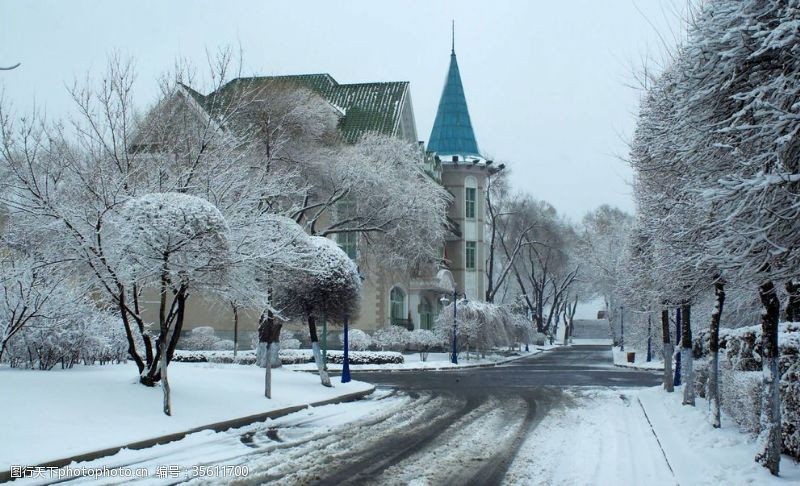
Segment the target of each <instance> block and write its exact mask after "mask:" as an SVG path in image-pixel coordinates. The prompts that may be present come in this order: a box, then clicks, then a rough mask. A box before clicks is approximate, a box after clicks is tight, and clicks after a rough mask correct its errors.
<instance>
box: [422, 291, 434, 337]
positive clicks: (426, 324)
mask: <svg viewBox="0 0 800 486" xmlns="http://www.w3.org/2000/svg"><path fill="white" fill-rule="evenodd" d="M419 327H420V328H421V329H428V330H431V329H433V306H432V305H431V301H430V300H428V298H427V297H421V298H420V302H419Z"/></svg>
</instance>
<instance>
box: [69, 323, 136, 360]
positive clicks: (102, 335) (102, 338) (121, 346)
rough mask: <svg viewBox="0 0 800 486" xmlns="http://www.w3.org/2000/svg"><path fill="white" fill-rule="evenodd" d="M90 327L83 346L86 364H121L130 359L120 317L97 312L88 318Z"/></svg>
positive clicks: (82, 354) (81, 351)
mask: <svg viewBox="0 0 800 486" xmlns="http://www.w3.org/2000/svg"><path fill="white" fill-rule="evenodd" d="M86 319H87V321H88V326H87V328H86V334H87V335H86V337H85V339H84V341H83V344H82V345H81V350H80V358H81V361H83V363H84V364H87V365H90V364H101V365H102V364H106V363H114V362H116V363H121V362H123V361H125V360H126V359H127V358H128V339H127V337H126V336H125V329H124V328H123V327H122V323H121V322H120V318H119V316H117V315H115V314H110V313H106V312H99V311H98V312H97V313H95V314H93V315H89V316H87V317H86Z"/></svg>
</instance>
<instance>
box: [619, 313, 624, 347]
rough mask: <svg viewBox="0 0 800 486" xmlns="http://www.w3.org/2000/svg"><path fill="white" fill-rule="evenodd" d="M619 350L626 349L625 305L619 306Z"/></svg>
mask: <svg viewBox="0 0 800 486" xmlns="http://www.w3.org/2000/svg"><path fill="white" fill-rule="evenodd" d="M619 350H620V351H625V307H624V306H619Z"/></svg>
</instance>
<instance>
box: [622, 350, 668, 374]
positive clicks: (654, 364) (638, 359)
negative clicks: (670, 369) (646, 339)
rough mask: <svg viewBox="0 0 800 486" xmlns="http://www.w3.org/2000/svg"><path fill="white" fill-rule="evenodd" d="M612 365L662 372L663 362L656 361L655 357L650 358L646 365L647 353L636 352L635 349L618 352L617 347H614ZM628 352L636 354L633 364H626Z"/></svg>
mask: <svg viewBox="0 0 800 486" xmlns="http://www.w3.org/2000/svg"><path fill="white" fill-rule="evenodd" d="M613 351H614V364H615V365H617V366H624V367H626V368H638V369H643V370H663V369H664V361H663V360H660V359H658V358H657V357H656V356H655V355H653V356H652V360H651V361H650V362H649V363H648V362H647V352H641V351H637V350H635V349H630V350H628V349H626V350H625V351H620V350H619V346H614V350H613ZM628 352H634V353H636V354H635V356H634V361H633V363H628V357H627V354H628Z"/></svg>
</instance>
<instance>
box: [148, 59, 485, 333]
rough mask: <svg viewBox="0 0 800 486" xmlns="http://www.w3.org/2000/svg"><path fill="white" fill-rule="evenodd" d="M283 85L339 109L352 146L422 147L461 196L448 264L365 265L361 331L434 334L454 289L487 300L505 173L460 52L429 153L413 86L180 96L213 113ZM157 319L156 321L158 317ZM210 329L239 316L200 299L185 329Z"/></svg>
mask: <svg viewBox="0 0 800 486" xmlns="http://www.w3.org/2000/svg"><path fill="white" fill-rule="evenodd" d="M276 81H279V82H281V83H283V85H284V86H285V85H295V86H297V87H298V88H305V89H309V90H311V91H312V92H314V93H316V94H318V95H319V96H321V97H322V98H323V99H324V100H326V101H327V102H328V103H329V104H330V106H331V107H332V109H334V110H336V111H337V113H338V115H339V124H338V129H339V131H340V133H341V135H342V137H343V138H344V140H346V141H347V142H351V143H352V142H355V141H357V140H358V139H359V137H361V136H362V135H363V134H365V133H368V132H378V133H381V134H384V135H390V136H394V137H397V138H400V139H402V140H406V141H408V142H409V143H414V144H418V145H419V147H420V161H421V162H423V163H425V164H426V172H428V174H429V175H430V176H431V177H433V178H434V179H435V180H437V181H438V182H440V183H441V184H442V185H443V186H444V187H445V188H446V189H447V190H448V191H449V192H450V193H451V194H452V196H453V203H452V204H451V206H450V208H449V211H448V217H449V221H450V223H451V224H450V228H449V229H450V231H449V236H448V238H447V241H446V242H445V245H444V248H443V251H442V261H441V262H440V263H439V264H432V265H430V266H429V268H422V269H413V270H412V269H406V268H402V269H399V268H382V267H381V265H380V262H370V265H366V266H364V267H363V268H368V269H369V270H365V275H364V277H365V281H364V291H363V295H362V302H361V310H360V313H359V315H358V316H354V318H353V322H352V324H353V326H354V327H356V328H361V329H364V330H374V329H378V328H381V327H384V326H388V325H400V326H403V327H407V328H409V329H412V328H424V329H430V328H432V327H433V323H434V319H435V317H436V315H437V314H438V312H439V310H440V309H441V303H440V299H441V297H443V296H451V295H452V292H453V290H454V289H455V290H457V291H458V292H459V293H466V295H467V296H468V298H469V299H471V300H484V297H485V292H486V277H485V268H484V267H485V260H486V250H485V223H486V218H485V211H486V209H485V192H484V191H485V190H486V182H487V176H488V175H489V174H490V173H492V172H494V171H496V170H497V168H496V167H492V166H491V161H488V160H486V159H485V158H484V157H483V156H481V154H480V152H479V150H478V145H477V142H476V139H475V134H474V131H473V129H472V124H471V121H470V116H469V111H468V109H467V102H466V98H465V95H464V89H463V86H462V82H461V76H460V73H459V69H458V63H457V60H456V55H455V51H453V52H452V53H451V55H450V66H449V69H448V73H447V78H446V80H445V85H444V90H443V92H442V97H441V100H440V102H439V108H438V111H437V114H436V119H435V122H434V125H433V130H432V132H431V136H430V142H429V144H428V147H427V150H425V147H424V143H423V142H419V141H418V137H417V128H416V121H415V118H414V111H413V106H412V102H411V93H410V90H409V83H408V82H383V83H358V84H339V83H338V82H337V81H336V80H335V79H334V78H333V77H332V76H330V75H329V74H308V75H290V76H270V77H253V78H240V79H236V80H233V81H231V82H230V83H228V84H227V85H225V86H224V87H222V88H221V89H220V90H219V91H218V92H217V93H211V94H209V95H207V96H206V95H202V94H200V93H198V92H196V91H194V90H193V89H191V88H190V87H187V86H181V87H180V89H181V92H180V94H181V95H182V96H184V97H185V98H186V99H187V100H188V101H190V102H191V103H193V104H194V105H195V106H196V107H198V108H199V109H201V110H206V111H210V108H209V105H210V100H211V99H212V96H216V95H219V94H223V95H224V92H225V91H226V90H229V89H236V88H237V86H238V85H239V84H240V83H250V84H252V83H256V85H257V84H258V83H270V82H276ZM334 239H336V240H337V243H338V244H339V246H340V247H341V248H342V249H343V250H344V251H345V252H346V253H347V254H348V255H349V256H350V257H351V258H353V259H355V260H357V261H358V260H359V259H360V258H362V257H361V255H360V253H359V248H358V244H359V240H358V238H355V237H354V235H353V234H352V233H346V234H341V235H337V236H336V237H335V238H334ZM375 263H377V264H375ZM148 313H149V312H148ZM148 313H146V314H148ZM148 317H150V316H148ZM152 318H153V319H155V313H154V312H153V316H152ZM257 323H258V314H257V313H256V312H248V311H246V310H245V311H242V312H240V334H244V335H246V334H248V333H252V332H254V331H255V330H256V327H257ZM208 325H210V326H213V327H214V328H215V329H217V331H218V334H220V335H222V336H223V337H231V335H232V333H233V329H232V327H233V316H232V312H231V311H230V309H229V308H228V307H227V306H226V305H221V304H219V303H217V302H211V301H209V300H202V299H195V300H193V302H192V303H191V304H190V305H189V307H188V309H187V315H186V319H185V323H184V331H185V332H188V331H190V330H191V329H192V328H194V327H198V326H208Z"/></svg>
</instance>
